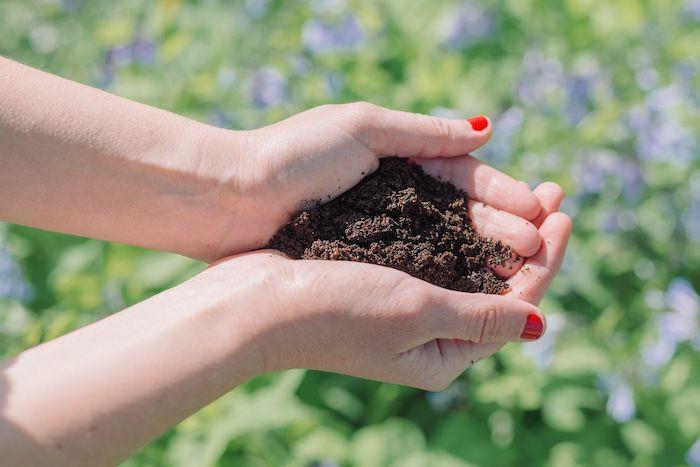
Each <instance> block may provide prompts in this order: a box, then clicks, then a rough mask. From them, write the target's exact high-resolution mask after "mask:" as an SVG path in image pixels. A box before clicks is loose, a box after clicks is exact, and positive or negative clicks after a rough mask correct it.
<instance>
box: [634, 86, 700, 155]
mask: <svg viewBox="0 0 700 467" xmlns="http://www.w3.org/2000/svg"><path fill="white" fill-rule="evenodd" d="M691 99H692V92H691V91H690V88H688V87H687V86H686V85H679V84H672V85H670V86H667V87H664V88H660V89H656V90H654V91H652V92H650V93H649V94H647V97H646V99H645V103H644V105H638V106H636V107H633V108H632V109H631V110H630V111H629V113H628V117H627V123H628V125H629V127H630V129H631V130H632V131H633V132H634V133H635V134H636V135H637V141H636V147H637V153H638V154H639V156H640V157H641V158H642V159H643V160H644V161H649V162H654V161H656V162H670V163H673V164H675V165H677V166H680V167H685V166H687V165H688V163H689V162H690V161H691V160H692V159H693V158H694V157H695V156H696V155H697V153H698V151H700V147H699V146H700V145H699V143H698V140H697V138H696V137H695V135H694V134H693V132H692V131H690V130H689V129H688V128H686V127H685V126H684V125H683V124H682V123H681V122H680V121H678V118H677V115H678V108H679V107H680V106H682V105H684V104H685V103H687V102H689V101H690V100H691Z"/></svg>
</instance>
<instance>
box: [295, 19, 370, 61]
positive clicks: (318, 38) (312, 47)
mask: <svg viewBox="0 0 700 467" xmlns="http://www.w3.org/2000/svg"><path fill="white" fill-rule="evenodd" d="M301 41H302V44H303V45H304V47H305V48H306V49H307V50H309V51H311V52H313V53H319V54H320V53H328V52H349V51H352V50H354V49H355V48H357V46H359V45H360V44H361V43H362V42H363V41H364V32H363V29H362V25H361V24H360V21H359V20H358V19H357V17H355V16H353V15H349V16H345V17H344V18H343V19H342V20H341V21H340V22H338V23H328V22H324V21H321V20H318V19H312V20H309V21H307V22H306V23H305V24H304V28H303V30H302V33H301Z"/></svg>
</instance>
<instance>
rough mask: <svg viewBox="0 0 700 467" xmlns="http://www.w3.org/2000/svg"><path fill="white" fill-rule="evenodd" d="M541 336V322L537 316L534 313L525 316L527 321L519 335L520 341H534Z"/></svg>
mask: <svg viewBox="0 0 700 467" xmlns="http://www.w3.org/2000/svg"><path fill="white" fill-rule="evenodd" d="M541 335H542V320H541V319H540V317H539V316H537V315H536V314H534V313H530V314H529V315H527V321H526V322H525V329H523V333H522V334H520V338H521V339H527V340H529V341H534V340H535V339H539V337H540V336H541Z"/></svg>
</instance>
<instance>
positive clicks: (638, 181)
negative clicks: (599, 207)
mask: <svg viewBox="0 0 700 467" xmlns="http://www.w3.org/2000/svg"><path fill="white" fill-rule="evenodd" d="M573 172H574V173H573V177H574V178H576V179H578V180H579V185H580V188H581V191H582V193H583V194H597V193H600V192H601V191H603V188H604V187H605V186H606V185H607V184H608V183H613V184H617V185H620V188H621V189H622V191H623V193H624V194H625V196H626V197H627V198H628V199H631V200H636V199H638V198H639V196H640V195H641V194H642V190H643V188H644V179H643V176H642V172H641V169H640V167H639V164H637V162H636V161H635V160H633V159H628V158H623V157H622V156H620V155H619V154H617V153H615V152H612V151H607V150H600V151H596V152H594V153H592V154H589V155H586V156H585V157H583V158H581V162H579V163H578V164H577V165H575V166H574V167H573Z"/></svg>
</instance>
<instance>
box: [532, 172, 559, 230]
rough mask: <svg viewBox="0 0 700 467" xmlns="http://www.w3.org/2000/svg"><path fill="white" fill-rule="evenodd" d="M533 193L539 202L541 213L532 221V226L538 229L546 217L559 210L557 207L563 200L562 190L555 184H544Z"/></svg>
mask: <svg viewBox="0 0 700 467" xmlns="http://www.w3.org/2000/svg"><path fill="white" fill-rule="evenodd" d="M533 193H534V194H535V196H537V199H539V200H540V205H541V206H542V211H540V214H539V215H538V216H537V217H536V218H535V219H534V220H533V221H532V223H533V224H534V225H536V226H537V227H539V226H540V225H542V222H543V221H544V220H545V218H546V217H547V216H549V215H550V214H551V213H553V212H557V211H558V210H559V206H560V205H561V202H562V200H563V199H564V190H563V189H562V188H561V187H560V186H559V185H557V184H556V183H553V182H544V183H541V184H540V185H539V186H538V187H537V188H535V190H534V191H533Z"/></svg>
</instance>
